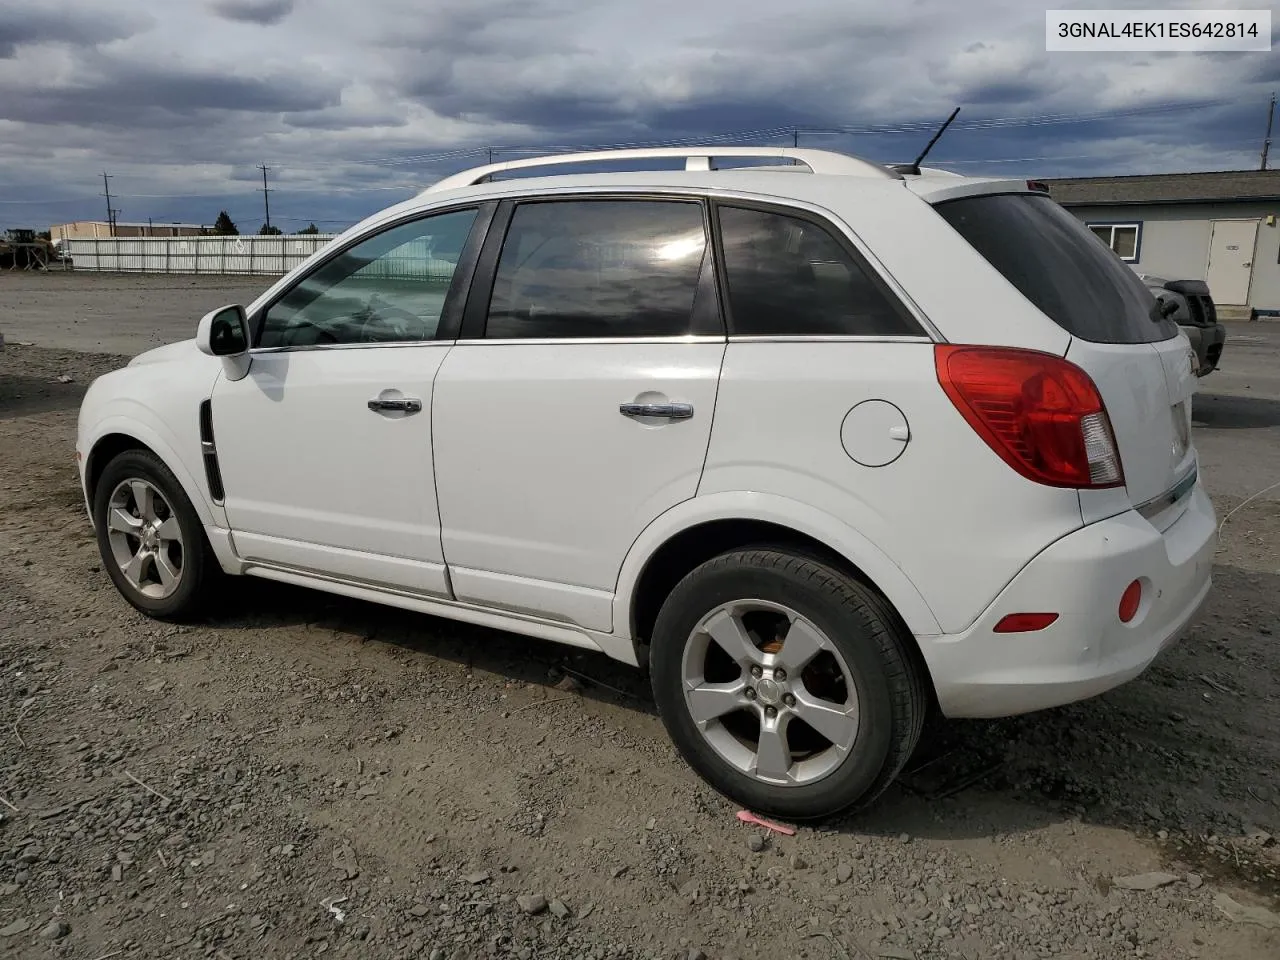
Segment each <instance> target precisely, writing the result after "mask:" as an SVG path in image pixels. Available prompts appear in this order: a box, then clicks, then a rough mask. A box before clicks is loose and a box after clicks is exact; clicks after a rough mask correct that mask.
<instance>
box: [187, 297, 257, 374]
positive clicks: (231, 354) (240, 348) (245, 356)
mask: <svg viewBox="0 0 1280 960" xmlns="http://www.w3.org/2000/svg"><path fill="white" fill-rule="evenodd" d="M196 346H197V347H199V348H200V352H201V353H205V354H208V355H209V356H211V357H221V358H222V366H223V368H224V369H225V370H226V373H227V377H228V379H231V380H241V379H243V378H244V376H245V375H246V374H247V373H248V372H249V363H250V359H251V358H250V356H249V319H248V318H247V317H246V316H245V313H244V307H242V306H240V304H238V303H236V304H232V305H231V306H229V307H219V308H218V309H217V310H210V311H209V312H208V313H206V314H205V315H204V316H203V317H201V318H200V327H199V328H198V329H197V331H196Z"/></svg>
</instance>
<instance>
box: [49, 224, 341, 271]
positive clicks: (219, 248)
mask: <svg viewBox="0 0 1280 960" xmlns="http://www.w3.org/2000/svg"><path fill="white" fill-rule="evenodd" d="M333 237H334V235H333V234H325V233H320V234H316V233H312V234H305V235H301V236H299V235H294V236H289V237H285V236H276V237H260V236H253V237H140V238H129V239H122V238H119V237H111V238H101V239H96V240H64V241H63V242H62V244H61V247H62V250H63V252H64V253H65V254H66V255H67V256H69V257H70V258H71V261H72V268H73V269H75V270H95V271H99V272H106V273H214V274H267V275H276V274H285V273H288V272H289V271H290V270H292V269H293V268H294V267H296V266H297V265H298V264H300V263H302V262H303V261H304V260H306V259H307V257H309V256H311V254H313V253H315V252H316V251H317V250H319V249H320V248H321V247H323V246H324V245H325V244H327V243H328V242H329V241H330V240H332V239H333Z"/></svg>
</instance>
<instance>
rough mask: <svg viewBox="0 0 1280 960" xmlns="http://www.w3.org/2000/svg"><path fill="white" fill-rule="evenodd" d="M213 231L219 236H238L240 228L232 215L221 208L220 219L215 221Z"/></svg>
mask: <svg viewBox="0 0 1280 960" xmlns="http://www.w3.org/2000/svg"><path fill="white" fill-rule="evenodd" d="M213 232H214V234H215V235H216V236H219V237H237V236H239V235H240V230H239V229H238V228H237V227H236V225H235V223H233V222H232V220H231V217H230V216H228V215H227V211H225V210H219V211H218V219H217V220H215V221H213Z"/></svg>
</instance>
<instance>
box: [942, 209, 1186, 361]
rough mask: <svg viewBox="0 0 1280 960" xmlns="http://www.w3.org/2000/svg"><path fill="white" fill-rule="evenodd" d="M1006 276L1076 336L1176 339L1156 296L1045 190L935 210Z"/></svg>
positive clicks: (1118, 339) (1120, 340)
mask: <svg viewBox="0 0 1280 960" xmlns="http://www.w3.org/2000/svg"><path fill="white" fill-rule="evenodd" d="M934 209H935V210H937V211H938V213H939V214H941V215H942V217H943V218H944V219H945V220H946V221H947V222H948V223H949V224H951V226H953V227H955V229H956V230H957V231H958V232H959V233H960V235H961V236H963V237H964V238H965V239H966V240H968V241H969V243H970V244H971V245H972V246H973V248H974V249H975V250H977V251H978V252H979V253H980V254H982V255H983V256H984V257H986V258H987V260H988V262H990V264H991V265H992V266H993V267H995V268H996V269H997V270H999V271H1000V272H1001V273H1002V274H1003V275H1004V278H1005V279H1006V280H1008V281H1009V282H1010V283H1012V284H1013V285H1014V286H1015V287H1017V288H1018V290H1019V291H1021V293H1022V295H1023V296H1025V297H1026V298H1027V299H1028V300H1030V301H1031V302H1032V303H1034V304H1035V305H1036V306H1037V307H1039V308H1040V310H1041V311H1042V312H1043V313H1045V314H1046V315H1047V316H1049V318H1050V319H1052V320H1053V321H1054V322H1055V323H1057V324H1058V326H1060V327H1062V328H1063V329H1064V330H1066V331H1067V332H1068V333H1070V334H1071V335H1072V336H1076V337H1079V338H1080V339H1082V340H1091V341H1093V342H1095V343H1152V342H1154V341H1157V340H1168V339H1169V338H1170V337H1174V336H1177V333H1178V328H1177V325H1176V324H1174V323H1173V322H1171V321H1168V320H1163V319H1161V320H1154V319H1152V317H1153V316H1154V315H1155V311H1156V309H1157V308H1156V301H1155V297H1154V296H1152V294H1151V292H1150V291H1149V290H1147V288H1146V286H1145V285H1144V284H1143V282H1142V281H1141V280H1140V279H1138V275H1137V274H1136V273H1134V272H1133V270H1131V269H1130V268H1129V267H1128V266H1127V265H1126V264H1125V262H1124V261H1123V260H1121V259H1120V258H1119V257H1118V256H1116V255H1115V254H1114V253H1113V252H1112V251H1111V250H1110V249H1109V248H1108V247H1107V246H1106V245H1105V244H1103V243H1102V241H1101V240H1099V239H1098V238H1097V237H1096V236H1094V235H1093V233H1092V232H1091V231H1090V230H1089V229H1088V228H1087V227H1085V225H1084V224H1083V223H1081V222H1080V221H1079V220H1077V219H1076V218H1075V217H1073V216H1072V215H1071V214H1069V213H1068V212H1067V211H1066V210H1064V209H1063V208H1062V207H1060V206H1059V205H1058V204H1057V203H1055V202H1054V201H1053V200H1051V199H1050V198H1049V197H1046V196H1044V195H1040V194H1028V193H1015V194H995V195H987V196H981V197H965V198H963V199H960V200H947V201H944V202H943V203H939V204H937V205H936V206H935V207H934Z"/></svg>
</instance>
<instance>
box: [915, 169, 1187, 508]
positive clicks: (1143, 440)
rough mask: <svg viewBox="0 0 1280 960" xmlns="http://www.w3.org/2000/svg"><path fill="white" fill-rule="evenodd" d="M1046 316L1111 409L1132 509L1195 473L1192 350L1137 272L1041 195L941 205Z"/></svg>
mask: <svg viewBox="0 0 1280 960" xmlns="http://www.w3.org/2000/svg"><path fill="white" fill-rule="evenodd" d="M935 209H937V211H938V213H940V214H941V215H942V216H943V218H944V219H946V220H947V221H948V222H949V223H950V224H951V225H952V226H953V227H954V228H955V229H956V230H957V231H959V232H960V234H961V235H962V236H964V237H965V239H966V240H968V241H969V243H970V244H971V245H972V246H973V247H974V248H975V249H976V250H977V251H978V252H979V253H981V254H982V255H983V256H984V257H985V258H986V259H987V260H988V262H990V263H991V264H992V266H994V267H995V268H996V269H997V270H999V271H1000V273H1001V274H1002V275H1003V276H1004V277H1005V279H1006V280H1008V281H1009V282H1010V283H1012V284H1013V285H1014V286H1015V287H1016V288H1017V289H1018V290H1019V291H1020V292H1021V293H1022V294H1023V295H1024V296H1025V297H1026V298H1027V299H1028V300H1030V301H1031V302H1032V303H1033V304H1034V305H1035V306H1036V307H1037V308H1039V310H1040V311H1041V312H1042V313H1044V314H1045V315H1046V316H1048V317H1049V318H1050V319H1051V320H1053V321H1054V322H1055V323H1057V324H1058V325H1059V326H1060V327H1062V328H1063V329H1064V330H1066V331H1067V332H1068V333H1070V334H1071V335H1072V340H1071V344H1070V346H1069V348H1068V350H1067V354H1066V357H1067V359H1068V360H1070V361H1071V362H1073V363H1075V364H1077V365H1078V366H1080V367H1081V368H1083V369H1084V370H1085V371H1087V372H1088V373H1089V375H1090V376H1091V377H1092V378H1093V380H1094V382H1095V383H1096V384H1097V386H1098V390H1099V392H1100V393H1101V394H1102V399H1103V401H1104V403H1105V404H1106V407H1107V413H1108V415H1109V416H1110V419H1111V425H1112V428H1113V429H1114V431H1115V435H1116V443H1117V446H1118V447H1119V451H1120V460H1121V464H1122V465H1123V467H1124V478H1125V488H1126V491H1127V493H1128V497H1129V502H1130V504H1131V505H1133V506H1141V505H1143V504H1146V503H1148V502H1149V501H1152V500H1154V499H1156V498H1158V497H1160V496H1161V495H1162V494H1164V493H1166V492H1167V491H1168V490H1170V488H1172V487H1173V486H1174V485H1175V484H1176V483H1177V482H1178V481H1179V480H1180V479H1181V478H1182V477H1183V476H1184V475H1185V473H1186V471H1187V470H1188V469H1189V468H1190V465H1191V462H1193V457H1194V451H1193V450H1192V449H1191V446H1190V441H1189V431H1190V415H1191V411H1190V406H1191V396H1192V394H1193V392H1194V390H1195V378H1194V375H1193V374H1192V372H1191V371H1192V367H1191V361H1190V357H1191V354H1190V344H1189V342H1188V341H1187V338H1186V337H1185V336H1184V335H1183V334H1182V333H1181V332H1180V331H1179V329H1178V327H1177V325H1176V324H1174V323H1172V322H1171V321H1169V320H1165V319H1163V318H1162V317H1160V316H1159V312H1158V310H1157V309H1156V301H1155V298H1154V297H1153V296H1152V294H1151V292H1150V291H1149V290H1148V289H1147V288H1146V286H1145V285H1144V284H1143V282H1142V281H1141V280H1140V279H1139V278H1138V275H1137V274H1136V273H1134V272H1133V270H1131V269H1130V268H1129V267H1128V265H1126V264H1125V263H1124V261H1122V260H1121V259H1120V258H1119V257H1118V256H1116V254H1115V253H1113V252H1112V251H1111V250H1110V249H1109V248H1108V247H1107V246H1106V245H1105V244H1104V243H1102V242H1101V241H1100V240H1099V239H1098V238H1097V237H1096V236H1094V234H1093V233H1091V232H1090V231H1089V230H1088V229H1087V228H1086V227H1085V226H1084V224H1082V223H1081V222H1080V221H1079V220H1077V219H1076V218H1075V217H1073V216H1072V215H1071V214H1070V213H1068V212H1067V211H1066V210H1064V209H1063V208H1062V207H1061V206H1059V205H1058V204H1057V203H1055V202H1054V201H1053V200H1052V199H1050V198H1049V197H1048V196H1046V195H1044V194H1041V193H1005V194H987V195H980V196H970V197H964V198H962V199H958V200H948V201H943V202H941V203H938V204H937V205H936V208H935Z"/></svg>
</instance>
